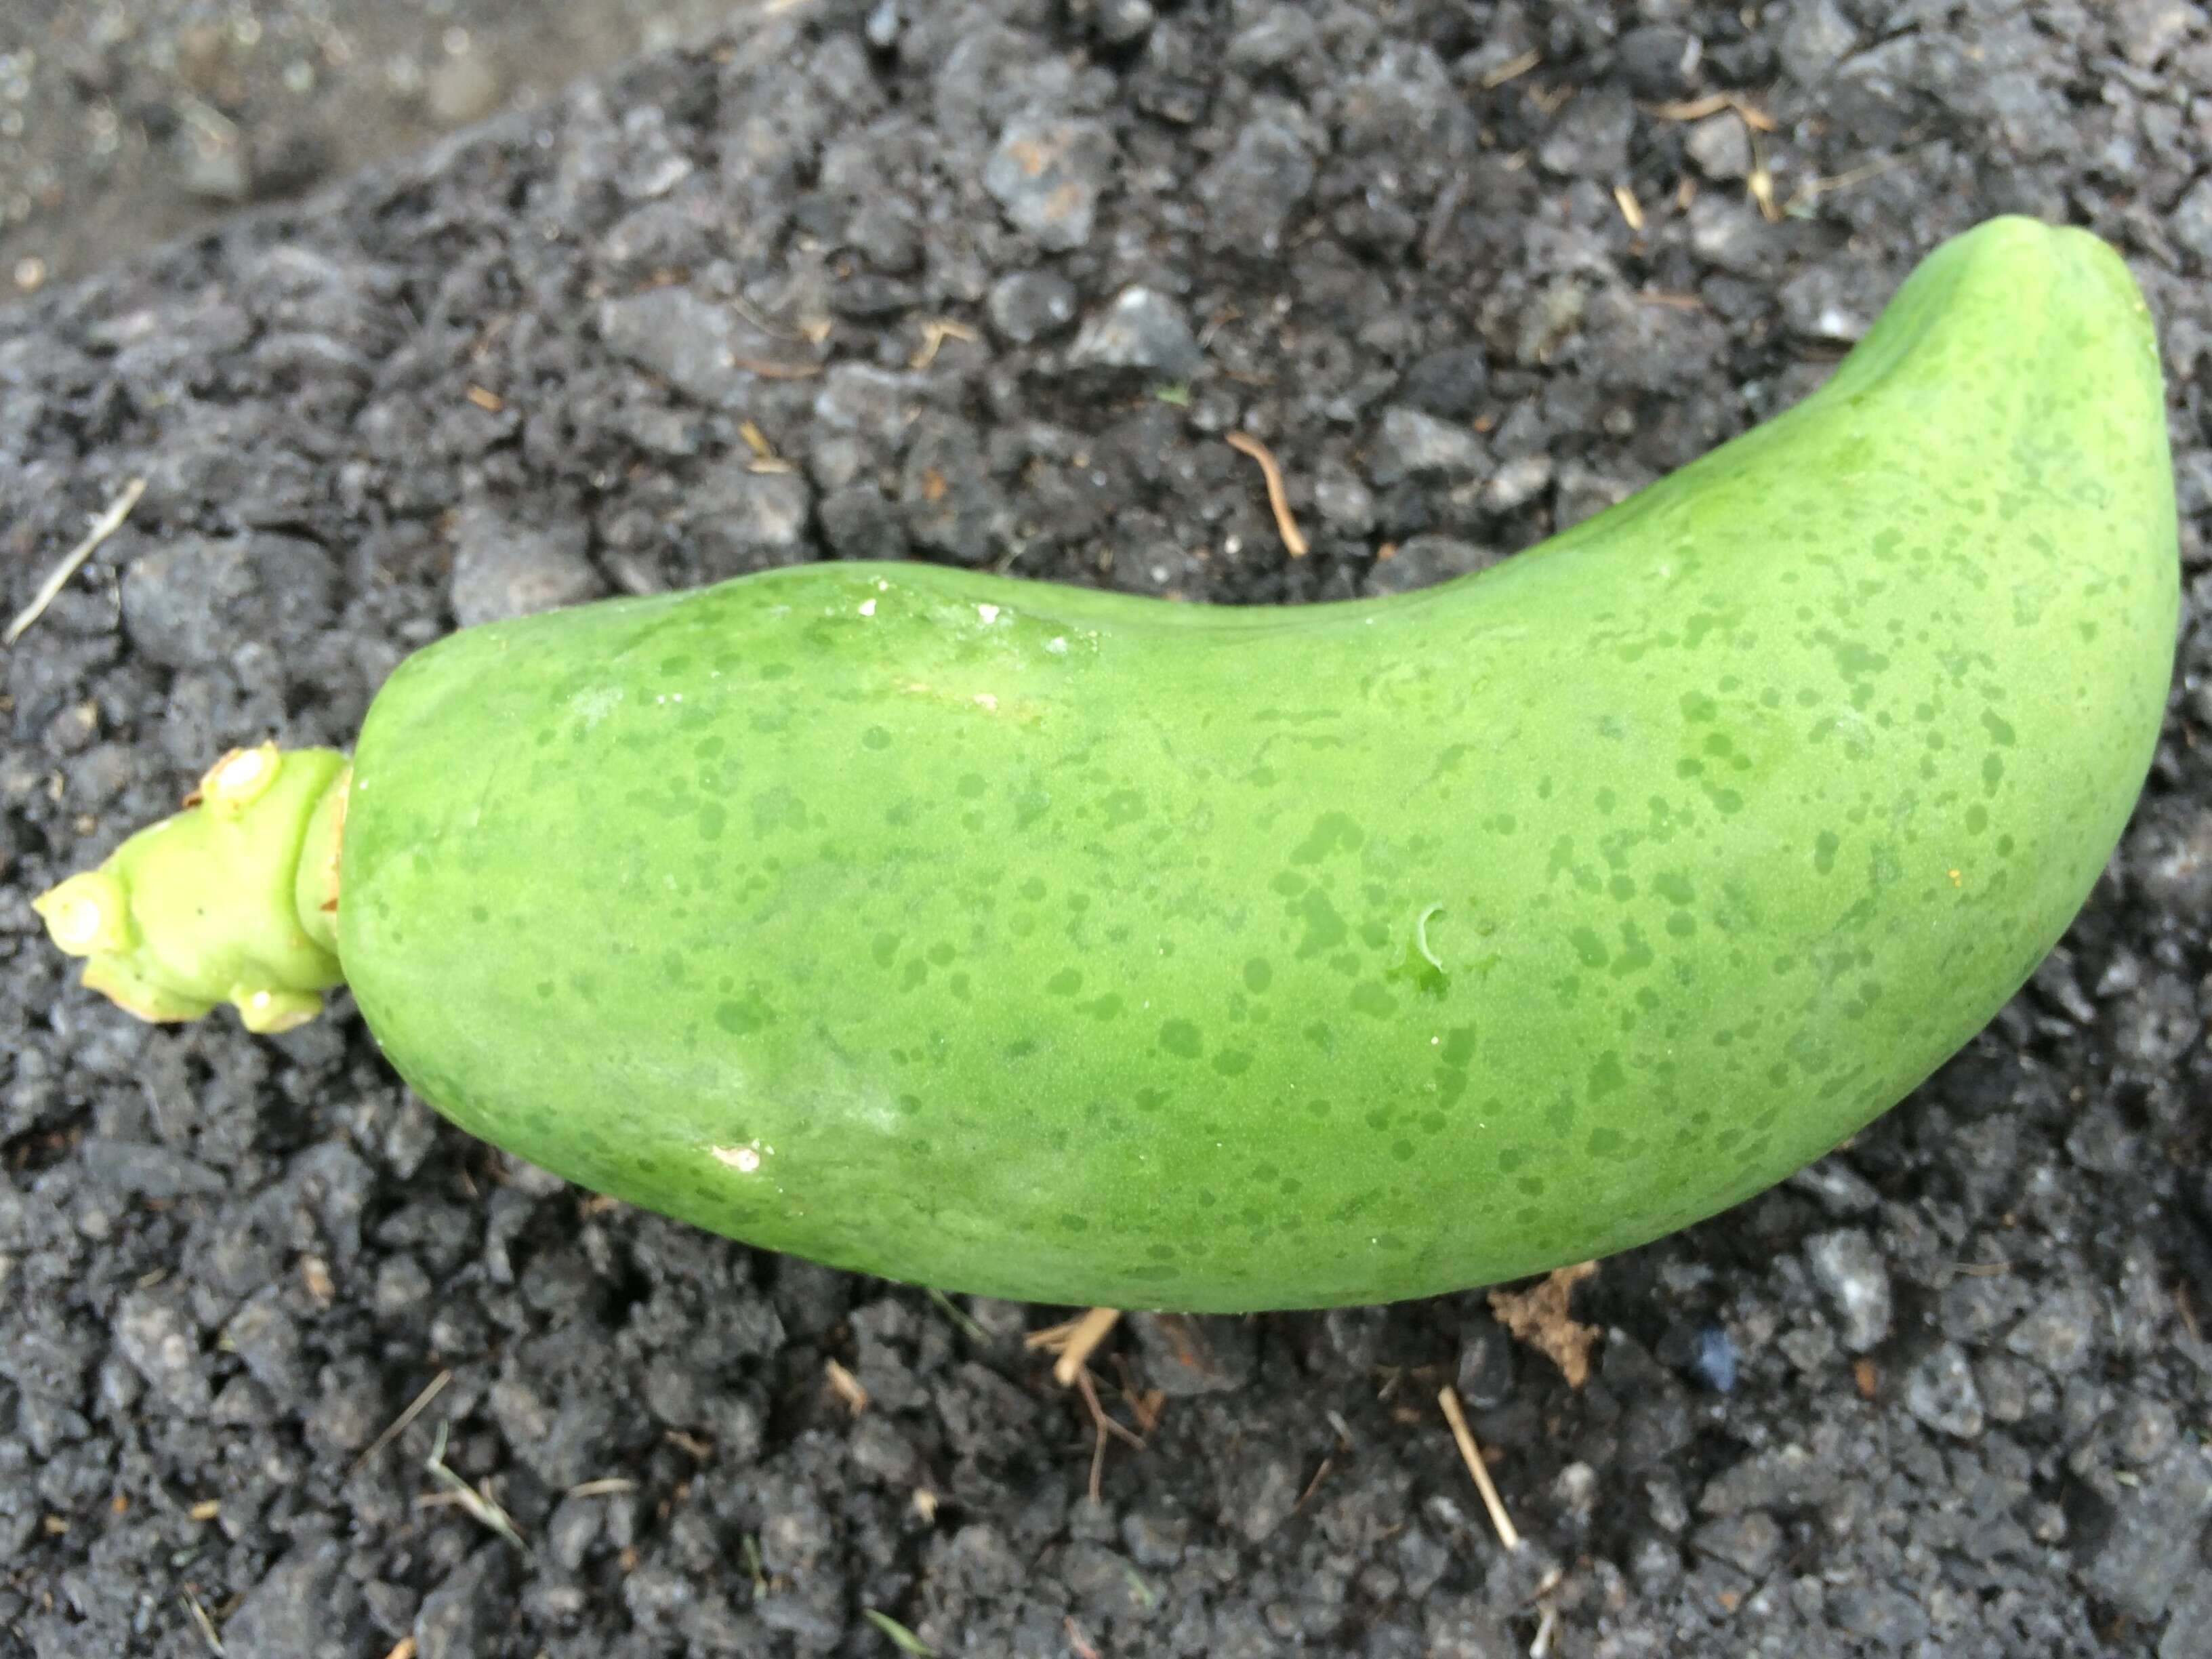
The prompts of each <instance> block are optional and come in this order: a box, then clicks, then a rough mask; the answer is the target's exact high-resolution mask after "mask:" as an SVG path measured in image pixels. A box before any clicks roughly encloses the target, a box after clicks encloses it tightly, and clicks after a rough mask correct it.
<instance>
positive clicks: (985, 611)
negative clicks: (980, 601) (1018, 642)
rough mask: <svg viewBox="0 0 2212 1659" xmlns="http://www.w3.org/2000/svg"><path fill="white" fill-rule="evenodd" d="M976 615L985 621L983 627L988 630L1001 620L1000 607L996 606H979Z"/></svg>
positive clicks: (976, 608)
mask: <svg viewBox="0 0 2212 1659" xmlns="http://www.w3.org/2000/svg"><path fill="white" fill-rule="evenodd" d="M975 614H976V615H977V616H979V617H981V618H982V619H983V625H984V626H985V627H986V628H988V627H989V626H990V625H991V624H992V623H994V622H996V621H998V620H999V607H998V606H997V605H977V606H976V607H975Z"/></svg>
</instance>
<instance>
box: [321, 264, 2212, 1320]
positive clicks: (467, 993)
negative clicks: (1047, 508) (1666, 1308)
mask: <svg viewBox="0 0 2212 1659" xmlns="http://www.w3.org/2000/svg"><path fill="white" fill-rule="evenodd" d="M2177 586H2178V558H2177V545H2176V533H2175V521H2174V508H2173V498H2172V475H2171V471H2170V470H2169V463H2168V459H2167V454H2166V428H2165V410H2164V404H2163V399H2162V397H2161V392H2160V378H2159V370H2158V363H2157V355H2156V348H2155V344H2154V339H2153V335H2152V331H2151V327H2150V325H2149V320H2148V316H2147V314H2146V313H2145V310H2144V307H2143V305H2142V300H2141V298H2140V296H2139V295H2138V294H2137V293H2136V289H2135V288H2134V285H2133V283H2131V282H2130V279H2129V277H2128V276H2127V274H2126V271H2125V270H2124V266H2123V265H2122V264H2120V262H2119V260H2118V258H2117V257H2116V256H2114V255H2113V254H2112V252H2110V251H2109V250H2107V249H2106V248H2105V247H2104V246H2102V245H2100V244H2099V243H2097V242H2096V241H2094V240H2092V239H2091V238H2089V237H2088V236H2087V235H2085V234H2081V233H2078V232H2072V231H2051V230H2047V229H2045V228H2042V227H2040V226H2037V225H2034V224H2032V223H2028V222H2022V221H2017V220H2008V221H1997V222H1991V223H1990V224H1988V225H1985V226H1984V227H1982V228H1979V229H1978V230H1977V231H1974V232H1972V233H1971V234H1968V235H1966V236H1964V237H1961V238H1960V239H1958V240H1954V241H1953V242H1952V243H1950V244H1948V245H1947V246H1944V247H1943V248H1942V249H1940V250H1939V251H1938V252H1936V254H1934V255H1933V256H1931V257H1930V258H1929V259H1928V260H1927V261H1926V263H1925V264H1923V267H1922V268H1921V269H1920V270H1918V271H1917V272H1916V273H1915V275H1914V276H1912V278H1911V281H1910V282H1909V283H1907V285H1906V286H1905V289H1904V290H1903V291H1902V292H1901V293H1900V294H1899V296H1898V298H1897V299H1896V301H1895V302H1894V303H1893V306H1892V307H1890V309H1889V310H1888V312H1887V313H1885V315H1884V316H1883V318H1882V319H1881V322H1880V324H1879V325H1878V326H1877V327H1876V328H1875V330H1874V331H1873V332H1872V333H1871V334H1869V337H1867V339H1866V340H1865V342H1864V343H1863V344H1862V345H1861V346H1860V347H1859V348H1858V349H1857V350H1856V351H1855V352H1854V353H1853V354H1852V355H1851V356H1850V359H1849V360H1848V361H1847V362H1845V363H1844V365H1843V366H1842V367H1841V368H1839V369H1838V371H1837V373H1836V374H1835V375H1834V376H1833V378H1832V380H1831V381H1830V382H1829V384H1828V385H1827V386H1826V387H1825V388H1824V389H1823V390H1822V391H1821V392H1819V393H1818V394H1817V395H1816V396H1814V398H1811V399H1809V400H1808V402H1807V403H1805V404H1803V405H1802V406H1801V407H1799V408H1798V409H1796V410H1793V411H1791V412H1790V413H1789V414H1786V415H1784V416H1781V417H1779V418H1778V419H1776V420H1774V421H1772V422H1770V423H1769V424H1767V425H1765V427H1762V428H1759V429H1758V430H1756V431H1753V432H1752V433H1750V434H1748V435H1746V436H1744V437H1742V438H1741V439H1739V440H1737V441H1735V442H1733V443H1731V444H1729V445H1728V446H1726V447H1723V448H1722V449H1720V450H1719V451H1717V452H1716V453H1713V454H1712V455H1711V456H1709V457H1707V458H1705V459H1703V460H1701V461H1699V463H1697V464H1696V465H1692V466H1690V467H1688V468H1686V469H1685V470H1684V471H1681V472H1680V473H1679V474H1677V475H1675V476H1674V477H1669V478H1668V479H1666V480H1664V481H1662V483H1658V484H1656V485H1655V486H1653V487H1652V488H1651V489H1647V490H1645V491H1644V493H1642V494H1641V495H1638V496H1636V497H1635V498H1634V499H1632V500H1631V501H1627V502H1626V503H1624V504H1623V505H1622V506H1620V507H1618V508H1616V509H1614V510H1613V511H1612V512H1610V513H1606V514H1604V515H1602V516H1601V518H1599V519H1597V520H1593V521H1591V522H1589V523H1588V524H1585V525H1583V526H1579V527H1577V529H1575V530H1573V531H1571V532H1568V533H1567V534H1565V535H1563V536H1560V537H1559V538H1556V539H1555V540H1553V542H1551V543H1549V544H1547V545H1545V546H1543V547H1541V548H1539V549H1537V550H1534V551H1532V552H1528V553H1525V554H1523V555H1522V556H1519V557H1517V558H1515V559H1512V560H1510V561H1508V562H1505V563H1504V564H1503V565H1501V566H1498V568H1495V569H1493V570H1491V571H1489V572H1486V573H1485V574H1481V575H1480V576H1477V577H1474V578H1470V579H1468V580H1462V581H1458V582H1454V583H1451V584H1448V585H1446V586H1442V587H1439V588H1435V589H1431V590H1429V591H1426V592H1419V593H1414V594H1410V595H1407V596H1404V597H1401V598H1395V599H1388V600H1383V601H1376V602H1360V603H1354V604H1346V605H1326V606H1313V607H1306V608H1300V609H1295V610H1285V611H1253V610H1245V611H1238V610H1218V609H1210V608H1206V607H1199V606H1188V607H1185V606H1177V605H1168V604H1163V603H1158V602H1153V601H1144V600H1138V599H1126V598H1120V597H1115V596H1111V595H1105V594H1100V593H1095V592H1082V591H1077V590H1073V589H1066V588H1060V587H1055V586H1043V585H1040V584H1027V583H1021V582H1018V581H1012V580H1000V579H994V578H991V577H987V576H981V575H975V574H966V573H963V572H958V571H952V570H946V569H940V568H931V567H926V566H920V565H896V566H891V565H852V564H846V565H819V566H812V567H808V568H800V569H796V570H787V571H781V572H775V573H771V574H764V575H761V576H756V577H750V578H746V579H744V580H738V581H735V582H732V583H728V584H726V585H723V586H719V587H714V588H711V589H708V590H705V591H702V592H694V593H687V594H682V595H677V596H671V597H669V598H665V599H649V600H636V601H617V602H611V603H607V604H603V605H592V606H588V607H585V608H582V609H579V610H574V611H564V612H560V613H557V614H554V615H550V616H543V617H532V618H529V619H526V620H523V621H519V622H514V623H501V624H495V625H493V626H489V627H484V628H480V629H471V630H468V631H465V632H463V633H461V634H459V635H454V636H453V637H452V638H450V639H448V640H447V641H441V642H440V643H439V644H437V645H435V646H433V647H429V648H428V650H425V651H423V652H422V653H419V654H418V655H417V656H416V657H415V658H413V659H410V661H408V662H407V663H406V664H404V665H403V666H402V667H401V668H400V669H399V671H398V672H397V673H396V674H395V675H394V676H393V678H392V681H391V683H390V684H388V685H387V686H386V688H385V690H383V691H382V692H381V693H380V696H378V698H377V700H376V702H375V704H374V708H372V710H371V712H370V714H369V718H368V724H367V726H366V727H365V729H364V730H363V732H362V737H361V742H360V745H359V749H358V751H357V753H356V757H355V769H354V773H353V781H352V786H351V793H350V795H349V801H348V812H349V816H348V817H347V820H346V822H345V825H344V829H343V902H342V904H341V908H340V910H339V931H338V943H339V953H340V956H341V958H342V960H343V964H344V968H345V971H346V974H347V976H348V978H349V980H350V981H351V982H352V985H353V987H354V990H355V994H356V997H357V998H358V1000H359V1003H360V1006H361V1008H362V1012H363V1014H364V1015H365V1017H366V1018H367V1019H368V1023H369V1024H370V1026H371V1027H372V1029H373V1030H374V1032H375V1034H376V1036H377V1037H378V1039H379V1040H380V1042H382V1044H383V1045H384V1047H385V1049H386V1052H387V1053H388V1054H389V1055H390V1056H391V1058H392V1061H393V1062H394V1064H395V1065H396V1066H398V1068H399V1069H400V1071H401V1072H402V1073H404V1075H405V1076H406V1077H407V1079H409V1081H410V1083H412V1084H413V1085H414V1086H415V1087H416V1089H417V1090H418V1091H421V1092H422V1094H423V1095H424V1096H425V1097H427V1098H428V1099H429V1100H431V1101H432V1102H434V1103H436V1104H437V1105H438V1106H439V1107H440V1108H441V1109H442V1110H444V1111H445V1112H447V1114H449V1115H451V1116H453V1118H454V1119H455V1120H456V1121H459V1123H461V1124H462V1125H463V1126H464V1127H467V1128H468V1129H470V1130H471V1131H473V1132H474V1133H477V1134H479V1135H482V1136H483V1137H484V1138H486V1139H489V1140H492V1141H495V1142H497V1143H499V1144H501V1145H502V1146H507V1147H510V1148H513V1150H515V1151H517V1152H520V1153H522V1154H524V1155H525V1156H527V1157H529V1158H532V1159H534V1160H536V1161H538V1162H539V1163H541V1164H545V1165H547V1166H549V1167H550V1168H551V1169H553V1170H557V1171H559V1172H561V1173H562V1174H564V1175H567V1176H570V1177H572V1178H574V1179H575V1180H577V1181H579V1182H583V1183H584V1184H586V1185H587V1186H591V1187H593V1188H600V1189H603V1190H605V1191H608V1192H611V1193H614V1194H619V1195H621V1196H623V1197H625V1198H629V1199H631V1200H635V1201H637V1202H640V1203H642V1204H645V1205H647V1206H652V1207H653V1208H655V1209H659V1210H663V1211H665V1212H670V1213H672V1214H674V1215H677V1216H680V1217H683V1218H686V1219H688V1220H690V1221H693V1222H696V1223H697V1224H699V1225H702V1226H706V1227H709V1228H713V1229H716V1230H718V1231H726V1232H728V1233H732V1234H734V1235H736V1236H738V1237H743V1238H746V1239H749V1240H751V1241H754V1242H757V1243H762V1244H764V1245H770V1246H774V1247H775V1248H777V1249H785V1250H790V1251H793V1252H796V1253H799V1254H801V1255H808V1256H812V1257H817V1258H819V1259H821V1260H823V1261H829V1262H832V1263H836V1264H838V1265H841V1266H845V1267H855V1268H862V1269H866V1270H869V1271H872V1272H876V1273H884V1274H888V1275H890V1276H893V1277H896V1278H900V1279H915V1280H921V1281H925V1282H928V1283H932V1284H936V1285H944V1286H947V1287H951V1288H958V1289H963V1290H971V1291H987V1292H992V1293H995V1294H998V1295H1001V1296H1007V1297H1025V1298H1031V1299H1036V1300H1042V1301H1049V1302H1060V1303H1094V1304H1115V1305H1142V1306H1154V1307H1175V1308H1182V1309H1192V1310H1235V1309H1249V1308H1262V1307H1287V1306H1314V1305H1322V1304H1335V1303H1353V1302H1369V1301H1379V1300H1387V1299H1391V1298H1396V1297H1410V1296H1416V1295H1421V1294H1425V1293H1429V1292H1434V1291H1445V1290H1449V1289H1453V1288H1456V1287H1461V1286H1465V1285H1472V1284H1480V1283H1484V1282H1490V1281H1496V1280H1500V1279H1508V1278H1512V1277H1516V1276H1518V1275H1521V1274H1524V1273H1530V1272H1533V1271H1536V1270H1539V1269H1542V1268H1545V1267H1551V1266H1554V1265H1557V1264H1559V1263H1561V1262H1564V1261H1575V1260H1579V1259H1582V1258H1585V1257H1588V1256H1591V1255H1599V1254H1602V1253H1605V1252H1607V1251H1612V1250H1615V1249H1621V1248H1623V1247H1625V1246H1628V1245H1632V1244H1634V1243H1639V1242H1641V1241H1644V1240H1646V1239H1649V1238H1651V1237H1655V1236H1656V1235H1659V1234H1661V1233H1663V1232H1666V1231H1669V1230H1671V1229H1673V1228H1675V1227H1677V1226H1680V1225H1683V1224H1685V1223H1687V1222H1689V1221H1692V1220H1694V1219H1696V1218H1699V1217H1702V1216H1705V1215H1707V1214H1710V1213H1711V1212H1714V1211H1716V1210H1717V1209H1720V1208H1722V1207H1723V1206H1726V1205H1729V1204H1730V1203H1733V1202H1735V1200H1739V1199H1741V1198H1743V1197H1745V1196H1747V1194H1751V1193H1753V1192H1756V1191H1758V1190H1759V1188H1763V1187H1765V1186H1766V1185H1768V1184H1770V1183H1771V1182H1774V1181H1776V1180H1778V1179H1779V1178H1780V1177H1782V1176H1784V1175H1786V1174H1787V1173H1789V1172H1790V1170H1794V1169H1796V1168H1797V1167H1798V1166H1800V1165H1801V1164H1804V1163H1806V1162H1808V1160H1810V1159H1812V1158H1815V1157H1817V1156H1819V1155H1820V1153H1822V1152H1826V1150H1827V1149H1828V1148H1830V1147H1831V1146H1833V1145H1834V1144H1835V1143H1836V1142H1837V1141H1838V1140H1839V1139H1843V1138H1844V1137H1845V1136H1847V1135H1849V1134H1850V1133H1852V1132H1854V1131H1855V1130H1857V1128H1859V1127H1861V1126H1863V1124H1865V1123H1866V1122H1867V1121H1869V1120H1870V1119H1871V1118H1873V1117H1874V1116H1875V1115H1877V1114H1878V1113H1880V1112H1881V1111H1882V1110H1884V1109H1887V1107H1889V1106H1890V1105H1891V1104H1893V1103H1894V1102H1896V1101H1897V1100H1898V1099H1899V1098H1900V1097H1903V1096H1904V1095H1905V1093H1906V1092H1907V1091H1909V1090H1911V1087H1912V1086H1913V1085H1915V1084H1917V1082H1919V1081H1920V1080H1921V1079H1923V1078H1924V1077H1925V1076H1926V1075H1927V1074H1928V1073H1929V1072H1930V1071H1931V1070H1932V1069H1933V1068H1934V1067H1935V1066H1937V1065H1938V1064H1939V1063H1940V1062H1941V1061H1942V1060H1943V1059H1944V1058H1945V1057H1947V1056H1948V1055H1949V1054H1951V1053H1952V1052H1953V1051H1954V1050H1955V1049H1956V1048H1958V1047H1959V1046H1960V1044H1961V1043H1962V1042H1965V1041H1966V1039H1967V1038H1968V1037H1969V1036H1972V1034H1973V1032H1974V1031H1975V1030H1978V1028H1979V1027H1980V1026H1981V1025H1982V1024H1984V1022H1985V1021H1986V1020H1987V1019H1988V1018H1990V1016H1991V1015H1992V1014H1993V1013H1994V1012H1996V1009H1997V1008H1998V1007H1999V1006H2002V1003H2003V1002H2004V1001H2005V1000H2006V999H2007V998H2008V996H2009V995H2011V994H2012V993H2013V992H2014V991H2015V989H2016V988H2017V987H2019V986H2020V985H2021V982H2022V981H2023V980H2024V979H2025V978H2026V976H2027V975H2028V973H2029V972H2030V970H2031V969H2033V967H2034V966H2035V964H2036V963H2037V962H2038V961H2039V959H2040V958H2041V957H2042V956H2043V955H2044V954H2045V951H2047V950H2048V949H2049V948H2050V947H2051V945H2052V944H2053V943H2054V942H2055V941H2056V940H2057V938H2058V937H2059V935H2060V933H2062V932H2063V929H2064V928H2065V927H2066V925H2067V923H2068V922H2069V920H2070V919H2071V918H2072V916H2073V915H2074V914H2075V910H2076V908H2078V907H2079V906H2080V904H2081V902H2082V900H2083V899H2084V897H2085V896H2087V893H2088V891H2089V890H2090V888H2091V886H2092V884H2093V882H2094V881H2095V879H2096V878H2097V875H2098V873H2099V872H2100V869H2101V868H2102V866H2103V865H2104V862H2105V860H2106V858H2107V856H2108V855H2109V854H2110V853H2111V851H2112V847H2113V846H2114V844H2115V842H2116V841H2117V839H2118V836H2119V834H2120V832H2121V830H2122V828H2123V826H2124V823H2125V820H2126V818H2127V816H2128V813H2129V811H2130V807H2131V805H2132V804H2133V802H2134V800H2135V799H2136V793H2137V791H2138V790H2139V788H2140V787H2141V785H2142V780H2143V777H2144V774H2145V771H2146V769H2147V767H2148V763H2149V759H2150V757H2151V753H2152V750H2153V747H2154V743H2155V741H2156V738H2157V733H2158V730H2159V726H2160V718H2161V713H2162V710H2163V707H2164V702H2165V696H2166V687H2167V682H2168V678H2169V675H2170V673H2171V666H2172V649H2173V635H2174V624H2175V613H2176V605H2177Z"/></svg>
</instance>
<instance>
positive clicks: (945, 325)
mask: <svg viewBox="0 0 2212 1659" xmlns="http://www.w3.org/2000/svg"><path fill="white" fill-rule="evenodd" d="M976 338H977V335H976V333H975V330H974V329H972V328H970V327H969V325H967V324H965V323H956V322H954V321H953V320H952V319H951V318H950V317H933V318H931V319H929V320H928V321H927V322H926V323H924V324H923V325H921V349H919V350H917V351H916V352H915V354H914V356H911V357H909V358H908V359H907V360H906V366H907V368H909V369H911V370H912V371H914V372H915V374H920V373H921V371H922V370H923V369H925V368H928V367H929V366H930V365H931V364H932V363H933V362H936V361H937V354H938V353H939V351H940V350H942V349H944V346H945V342H946V341H947V340H957V341H959V342H960V343H962V344H963V345H973V344H975V341H976Z"/></svg>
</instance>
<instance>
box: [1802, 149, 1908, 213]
mask: <svg viewBox="0 0 2212 1659" xmlns="http://www.w3.org/2000/svg"><path fill="white" fill-rule="evenodd" d="M1910 160H1911V151H1909V150H1900V151H1899V152H1898V153H1897V154H1896V155H1882V156H1877V157H1876V158H1875V160H1873V161H1868V162H1866V163H1864V164H1863V165H1862V166H1859V167H1851V168H1850V169H1848V170H1847V171H1845V172H1843V173H1837V174H1835V175H1834V176H1833V177H1832V178H1827V179H1807V180H1806V181H1805V182H1804V183H1803V184H1802V185H1798V186H1797V188H1796V189H1795V190H1793V191H1790V199H1789V201H1788V202H1786V203H1784V204H1783V209H1782V210H1783V211H1784V213H1788V212H1790V211H1791V210H1793V209H1796V208H1800V207H1806V206H1809V205H1810V204H1812V202H1813V200H1814V198H1815V197H1820V196H1826V194H1827V193H1828V192H1829V191H1832V190H1849V189H1850V187H1851V186H1852V185H1863V184H1864V183H1866V181H1867V180H1868V179H1876V178H1880V177H1881V175H1882V174H1883V173H1887V172H1888V171H1889V170H1890V169H1891V168H1892V167H1900V166H1902V165H1903V164H1904V163H1905V162H1906V161H1910Z"/></svg>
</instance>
